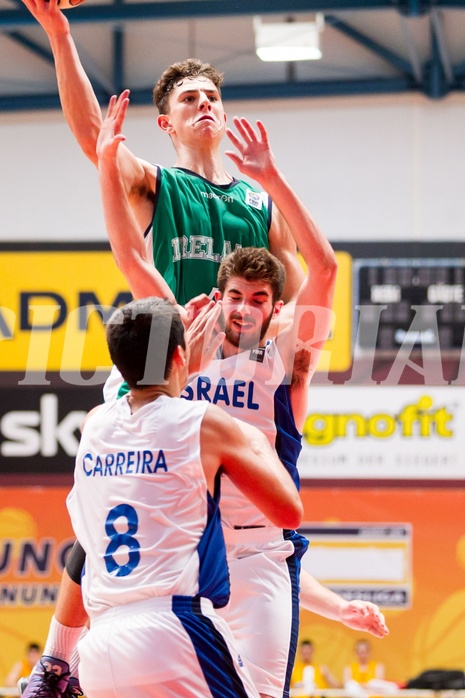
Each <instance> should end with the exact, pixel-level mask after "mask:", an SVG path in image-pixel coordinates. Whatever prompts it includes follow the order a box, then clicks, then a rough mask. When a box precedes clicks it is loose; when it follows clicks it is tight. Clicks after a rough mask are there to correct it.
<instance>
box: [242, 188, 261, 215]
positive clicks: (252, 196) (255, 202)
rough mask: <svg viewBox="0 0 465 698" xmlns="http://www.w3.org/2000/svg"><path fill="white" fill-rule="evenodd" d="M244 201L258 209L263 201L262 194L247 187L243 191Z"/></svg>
mask: <svg viewBox="0 0 465 698" xmlns="http://www.w3.org/2000/svg"><path fill="white" fill-rule="evenodd" d="M245 203H246V204H248V205H249V206H253V208H257V209H258V210H260V209H261V207H262V203H263V199H262V195H261V194H260V192H258V191H252V190H251V189H247V190H246V193H245Z"/></svg>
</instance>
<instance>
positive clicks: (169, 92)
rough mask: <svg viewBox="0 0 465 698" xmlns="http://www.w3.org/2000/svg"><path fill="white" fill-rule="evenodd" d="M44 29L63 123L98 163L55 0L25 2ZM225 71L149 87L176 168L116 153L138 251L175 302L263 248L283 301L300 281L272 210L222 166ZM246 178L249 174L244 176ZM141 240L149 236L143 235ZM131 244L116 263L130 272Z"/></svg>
mask: <svg viewBox="0 0 465 698" xmlns="http://www.w3.org/2000/svg"><path fill="white" fill-rule="evenodd" d="M24 4H25V5H26V6H27V7H28V9H29V10H30V12H31V13H32V14H33V16H34V17H35V18H36V19H37V21H38V22H39V23H40V24H41V26H42V27H43V29H44V30H45V32H46V34H47V36H48V39H49V41H50V46H51V48H52V52H53V56H54V59H55V67H56V73H57V79H58V89H59V93H60V99H61V104H62V107H63V112H64V115H65V118H66V120H67V122H68V124H69V126H70V128H71V130H72V132H73V134H74V136H75V138H76V140H77V142H78V143H79V145H80V146H81V148H82V150H83V152H84V154H85V155H86V156H87V157H88V158H89V159H90V160H91V161H92V162H93V163H94V164H95V165H97V152H96V146H97V138H98V135H99V131H100V128H101V125H102V122H103V119H102V112H101V109H100V106H99V104H98V101H97V98H96V96H95V93H94V91H93V88H92V85H91V83H90V81H89V79H88V77H87V75H86V74H85V72H84V69H83V67H82V65H81V62H80V59H79V56H78V53H77V50H76V46H75V44H74V41H73V38H72V36H71V33H70V26H69V21H68V18H67V17H66V13H63V12H61V11H60V9H59V0H49V1H48V2H44V0H24ZM221 84H222V74H220V73H219V72H218V71H217V70H216V69H215V68H214V67H213V66H211V65H209V64H207V63H202V62H201V61H198V60H194V59H188V60H187V61H183V62H180V63H176V64H174V65H172V66H169V68H167V70H165V71H164V73H163V75H162V76H161V78H160V79H159V81H158V82H157V85H156V87H155V89H154V102H155V104H156V106H157V108H158V110H159V116H158V125H159V127H160V128H161V130H162V131H163V132H164V133H165V134H166V135H167V136H169V138H170V139H171V141H172V144H173V146H174V148H175V151H176V161H175V167H174V168H163V167H160V166H158V165H154V164H151V163H149V162H147V161H146V160H142V159H140V158H138V157H136V156H135V155H134V154H133V153H132V152H131V151H130V150H129V149H128V148H126V147H124V148H121V149H120V153H119V157H120V158H121V176H122V182H123V188H124V191H125V193H126V194H127V195H128V197H129V202H130V204H131V207H132V209H133V211H134V214H135V220H136V223H137V229H136V230H137V234H138V236H139V245H140V247H141V248H142V249H143V253H144V257H145V260H146V261H147V262H148V263H153V261H155V263H156V266H157V268H158V269H159V271H161V273H162V274H163V276H164V277H165V278H166V280H167V281H168V283H169V284H170V287H171V290H172V291H173V292H174V293H175V295H176V297H177V299H178V302H179V303H181V304H184V303H186V302H187V301H189V300H190V299H191V298H192V297H193V296H196V295H197V294H199V293H200V292H206V293H209V292H210V290H211V287H212V285H214V284H215V279H216V274H217V272H218V267H219V263H220V261H221V258H222V257H223V256H224V255H225V254H226V253H227V252H228V250H229V249H231V250H232V249H234V248H235V247H236V246H237V245H242V246H243V247H244V246H246V245H254V246H262V245H263V246H266V247H269V249H270V250H271V252H272V253H273V254H275V255H276V256H277V257H278V258H279V259H280V260H281V261H282V262H283V263H284V265H285V266H286V271H287V282H286V289H285V294H284V299H285V300H286V301H288V300H290V299H291V298H293V297H294V296H295V293H296V291H297V289H298V288H299V285H300V282H301V279H302V270H301V268H300V266H299V263H298V259H297V256H296V250H295V244H294V240H293V238H292V236H291V235H290V234H289V231H288V229H287V226H286V223H285V220H284V218H283V216H282V215H281V212H280V210H279V206H275V205H273V206H272V205H271V202H270V200H269V198H268V196H267V195H266V194H264V193H263V192H260V191H257V190H256V189H255V188H254V187H253V186H251V185H250V184H249V183H247V182H241V181H238V180H237V179H235V178H234V177H233V176H232V175H231V174H230V173H229V172H228V170H227V169H226V167H225V165H224V163H223V159H222V155H221V150H220V146H221V142H222V139H223V137H224V134H225V128H226V126H225V124H226V115H225V111H224V107H223V103H222V100H221ZM124 94H125V96H126V97H127V96H128V94H129V93H128V91H126V92H125V93H124ZM251 176H253V173H252V174H251ZM144 234H146V238H145V239H144ZM126 252H128V248H125V251H123V253H122V254H120V255H118V256H117V257H116V259H117V262H118V264H119V265H120V267H121V269H122V271H123V273H124V274H125V275H126V274H127V266H126V265H127V264H128V257H130V254H129V255H126Z"/></svg>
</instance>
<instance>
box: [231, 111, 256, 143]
mask: <svg viewBox="0 0 465 698" xmlns="http://www.w3.org/2000/svg"><path fill="white" fill-rule="evenodd" d="M233 121H234V126H235V127H236V128H237V130H238V132H239V133H240V135H241V136H242V138H243V139H244V140H245V141H246V143H248V142H250V141H253V140H256V138H257V136H256V134H255V131H254V130H253V128H252V126H251V125H250V123H249V122H248V121H247V119H244V118H243V117H242V118H239V117H238V116H235V117H234V119H233Z"/></svg>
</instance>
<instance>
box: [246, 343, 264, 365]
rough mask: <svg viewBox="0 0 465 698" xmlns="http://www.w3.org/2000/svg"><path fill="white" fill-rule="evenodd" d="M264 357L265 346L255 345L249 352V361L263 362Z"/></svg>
mask: <svg viewBox="0 0 465 698" xmlns="http://www.w3.org/2000/svg"><path fill="white" fill-rule="evenodd" d="M264 358H265V347H256V348H255V349H252V350H251V351H250V354H249V359H250V361H256V362H257V363H259V364H262V363H263V359H264Z"/></svg>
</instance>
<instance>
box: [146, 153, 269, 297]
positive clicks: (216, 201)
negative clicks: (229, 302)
mask: <svg viewBox="0 0 465 698" xmlns="http://www.w3.org/2000/svg"><path fill="white" fill-rule="evenodd" d="M270 223H271V201H270V199H269V197H268V195H267V194H266V193H265V192H260V191H258V190H257V189H255V188H253V187H252V186H251V185H250V184H248V183H247V182H243V181H240V180H234V181H232V182H231V183H230V184H225V185H219V184H212V183H211V182H209V181H208V180H207V179H204V178H203V177H201V176H200V175H197V174H196V173H195V172H190V171H189V170H183V169H181V168H178V167H173V168H162V167H159V168H158V175H157V188H156V194H155V207H154V216H153V222H152V225H151V227H150V228H149V230H148V231H147V233H146V239H147V244H148V245H149V247H151V248H152V250H153V261H154V265H155V267H156V268H157V269H158V271H159V272H160V273H161V274H162V275H163V276H164V278H165V280H166V282H167V283H168V285H169V286H170V288H171V290H172V291H173V293H174V295H175V296H176V299H177V301H178V303H181V304H185V303H187V301H188V300H190V299H191V298H193V297H194V296H197V295H199V294H200V293H207V294H209V293H210V291H211V289H212V288H214V287H216V276H217V273H218V268H219V265H220V263H221V261H222V259H223V258H224V257H226V255H228V254H229V253H230V252H232V251H233V250H235V249H236V247H266V248H267V249H268V247H269V245H268V231H269V228H270Z"/></svg>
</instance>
